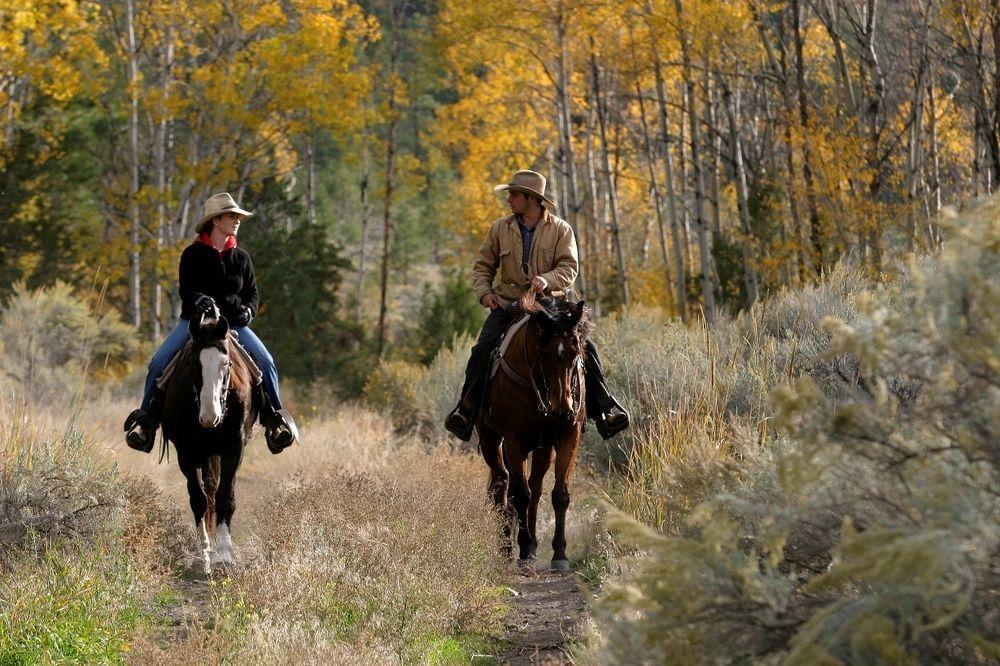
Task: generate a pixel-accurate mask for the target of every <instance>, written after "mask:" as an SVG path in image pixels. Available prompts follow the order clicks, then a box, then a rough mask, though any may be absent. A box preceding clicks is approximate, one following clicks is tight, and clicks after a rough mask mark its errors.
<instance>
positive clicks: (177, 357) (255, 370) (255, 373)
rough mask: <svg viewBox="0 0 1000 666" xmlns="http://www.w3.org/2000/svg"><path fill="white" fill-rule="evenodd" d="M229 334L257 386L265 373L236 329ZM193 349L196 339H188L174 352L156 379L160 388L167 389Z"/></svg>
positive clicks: (254, 384) (232, 346) (253, 383)
mask: <svg viewBox="0 0 1000 666" xmlns="http://www.w3.org/2000/svg"><path fill="white" fill-rule="evenodd" d="M227 335H228V336H229V342H230V347H231V348H232V349H234V350H236V354H237V355H239V357H240V358H241V359H243V362H244V363H245V364H246V366H247V370H248V371H249V373H250V386H251V387H255V386H257V385H259V384H260V383H261V382H263V381H264V373H262V372H261V371H260V368H259V367H257V364H256V363H254V360H253V357H252V356H250V354H249V353H248V352H247V350H246V349H244V348H243V345H241V344H240V338H239V336H238V335H237V334H236V331H234V330H232V329H230V330H229V333H227ZM193 349H194V341H193V340H188V341H187V342H186V343H184V346H183V347H181V350H180V351H179V352H177V353H176V354H174V357H173V358H172V359H170V363H168V364H167V367H166V368H164V369H163V374H161V375H160V378H159V379H157V380H156V387H157V388H158V389H160V390H161V391H166V390H167V384H169V383H170V378H171V376H172V375H173V374H174V372H175V371H176V370H177V368H178V366H180V365H181V363H183V362H184V360H185V359H186V358H187V357H188V356H189V355H190V354H191V352H192V350H193Z"/></svg>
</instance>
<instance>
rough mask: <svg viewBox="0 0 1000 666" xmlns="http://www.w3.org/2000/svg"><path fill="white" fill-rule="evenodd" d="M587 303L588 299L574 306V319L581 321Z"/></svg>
mask: <svg viewBox="0 0 1000 666" xmlns="http://www.w3.org/2000/svg"><path fill="white" fill-rule="evenodd" d="M586 303H587V301H584V300H581V301H580V302H579V303H577V304H576V307H575V308H573V320H574V321H580V319H581V318H582V317H583V306H584V305H586Z"/></svg>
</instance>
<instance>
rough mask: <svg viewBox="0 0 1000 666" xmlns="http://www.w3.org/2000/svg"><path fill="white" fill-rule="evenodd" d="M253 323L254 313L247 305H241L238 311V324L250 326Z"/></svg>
mask: <svg viewBox="0 0 1000 666" xmlns="http://www.w3.org/2000/svg"><path fill="white" fill-rule="evenodd" d="M251 321H253V311H252V310H251V309H250V308H248V307H247V306H245V305H241V306H240V307H239V309H237V310H236V324H237V325H238V326H249V325H250V322H251Z"/></svg>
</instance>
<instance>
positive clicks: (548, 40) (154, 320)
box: [0, 0, 1000, 394]
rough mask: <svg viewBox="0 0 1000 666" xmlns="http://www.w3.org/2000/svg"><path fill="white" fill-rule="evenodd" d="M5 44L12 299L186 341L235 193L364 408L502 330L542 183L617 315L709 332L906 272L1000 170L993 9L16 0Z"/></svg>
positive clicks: (0, 106) (2, 124) (2, 244)
mask: <svg viewBox="0 0 1000 666" xmlns="http://www.w3.org/2000/svg"><path fill="white" fill-rule="evenodd" d="M0 24H2V25H3V28H4V29H3V31H2V32H3V36H2V38H0V40H2V41H0V110H2V114H0V135H2V136H0V138H2V142H0V180H2V183H0V192H2V195H0V219H2V220H3V226H4V233H3V234H2V238H0V299H7V298H9V297H10V296H11V294H12V293H13V292H14V291H15V290H17V289H19V288H28V289H30V288H36V287H39V286H42V285H46V284H51V283H52V282H53V280H56V279H59V280H63V281H65V282H68V283H70V284H71V285H73V286H74V287H76V288H77V289H78V290H80V291H81V293H90V294H93V295H94V296H95V297H96V296H97V295H101V296H103V298H104V299H105V301H106V303H107V304H109V305H110V306H112V307H113V308H114V309H115V310H116V311H118V312H120V313H121V314H122V318H123V320H124V321H125V322H127V323H129V324H131V325H132V326H134V327H136V328H137V329H138V330H139V331H140V335H141V337H142V338H143V339H145V340H148V341H150V342H151V343H152V342H156V341H159V340H160V339H161V337H162V336H163V335H164V333H165V331H166V330H169V328H170V326H171V325H172V322H174V321H175V320H176V317H177V314H178V312H179V308H180V304H179V301H178V298H177V293H176V288H175V287H176V265H177V260H178V256H179V253H180V252H181V250H182V249H183V248H184V247H185V246H186V245H187V244H188V243H189V242H190V239H191V237H192V227H193V223H194V222H195V221H196V220H197V217H198V215H199V212H200V209H201V205H202V202H203V201H204V200H205V198H206V197H207V196H208V195H210V194H212V193H213V192H216V191H230V192H232V193H233V194H234V195H235V196H236V198H237V200H238V201H240V202H241V203H242V204H243V205H244V206H246V207H249V208H250V209H252V210H253V211H255V213H256V214H255V216H254V217H253V218H252V219H251V221H250V222H249V223H248V224H247V226H245V227H244V230H243V234H242V236H241V238H240V241H241V243H243V244H244V245H245V246H246V247H247V248H248V249H249V250H250V251H251V253H252V255H253V257H254V259H255V261H256V266H257V271H258V273H259V281H260V284H261V289H262V304H263V305H262V308H261V312H260V316H259V319H258V327H259V328H260V330H261V334H262V336H263V338H264V339H265V340H266V341H267V342H268V343H269V344H270V345H271V346H272V347H273V350H274V352H275V355H276V356H277V358H279V359H280V362H281V369H282V371H283V373H284V374H285V375H286V376H288V377H291V378H296V379H302V380H306V381H315V380H319V379H323V380H328V381H332V382H334V383H335V384H337V385H338V386H340V387H341V388H342V390H343V392H344V393H346V394H356V393H357V392H358V390H359V389H360V387H361V386H362V385H363V381H364V372H365V369H366V368H370V367H371V362H372V360H373V359H374V358H386V357H388V358H404V359H407V360H420V361H424V362H426V361H428V360H430V359H431V358H432V357H433V355H434V354H435V352H436V351H437V350H438V349H439V347H440V346H441V345H442V344H445V343H447V342H448V341H449V340H450V339H451V337H452V335H453V334H454V333H458V332H461V331H470V332H474V331H475V330H476V328H477V325H478V322H479V321H480V320H481V317H482V314H481V312H480V311H479V310H478V308H477V306H476V305H475V303H474V301H473V300H472V299H471V296H470V290H469V288H468V286H467V272H468V266H469V264H470V261H471V257H472V252H473V251H474V250H475V248H476V247H477V246H478V243H479V242H480V240H481V238H482V237H483V235H484V232H485V230H486V228H487V227H488V225H489V223H490V222H491V221H492V220H494V219H496V218H497V217H499V216H500V215H502V214H504V211H505V206H504V205H503V203H502V201H500V200H498V199H497V198H495V197H494V196H493V195H492V194H491V193H490V190H491V186H492V185H493V184H495V183H500V182H505V181H506V180H507V179H508V178H509V176H510V174H511V173H512V172H513V171H514V170H515V169H517V168H534V169H537V170H539V171H541V172H542V173H543V174H545V175H546V176H548V178H549V183H550V188H551V189H552V190H553V192H554V194H555V196H556V197H557V198H558V201H559V208H558V210H557V211H556V212H557V213H558V214H559V215H560V216H562V217H564V218H565V219H567V220H568V221H569V222H570V224H571V225H572V226H573V229H574V230H575V232H576V235H577V239H578V243H579V246H580V256H581V272H580V278H579V280H578V291H579V292H580V293H581V294H582V295H583V296H584V297H585V298H587V300H588V301H589V302H590V304H591V306H592V308H593V309H594V311H595V312H596V313H597V314H598V315H599V316H600V315H601V314H605V313H609V312H616V311H619V310H620V309H621V308H622V307H624V306H627V305H629V304H646V305H652V306H656V307H658V308H662V309H663V310H664V311H666V312H667V313H668V314H669V315H671V316H676V317H680V318H681V319H682V320H684V321H689V320H692V319H695V318H698V317H701V316H704V317H705V318H706V319H707V320H708V321H709V322H712V321H714V320H715V319H716V317H717V316H718V314H719V313H735V312H737V311H740V310H745V309H746V308H747V307H748V306H749V305H750V304H752V303H753V302H755V301H756V300H758V299H760V298H761V297H762V296H763V295H766V294H768V293H772V292H774V291H776V290H777V289H779V288H781V287H783V286H789V285H791V286H794V285H802V284H809V283H813V282H815V281H816V280H817V279H818V278H819V276H821V275H822V274H823V272H824V271H828V270H829V269H830V268H831V267H832V266H833V265H834V264H836V262H837V261H838V260H839V259H840V258H842V257H844V256H848V255H849V256H852V257H854V258H855V259H856V261H858V262H859V264H860V265H863V266H864V267H865V269H866V270H867V271H868V272H869V273H870V274H871V275H872V276H879V275H886V274H891V273H892V272H893V270H894V268H893V266H894V263H893V262H894V260H895V259H898V258H899V257H900V256H905V255H906V254H907V253H912V252H914V251H920V250H925V249H934V248H936V247H937V246H938V244H939V243H940V231H939V229H938V226H937V223H936V222H935V220H936V219H938V217H939V215H940V212H941V210H942V207H943V206H944V205H945V204H954V205H962V203H963V202H966V201H969V200H971V199H974V198H975V197H977V196H981V195H985V194H987V193H989V192H991V191H992V189H993V188H994V187H995V186H996V184H997V182H998V180H1000V18H998V13H997V10H996V7H995V6H993V5H992V4H991V3H989V2H985V1H984V0H978V1H977V0H947V1H934V0H920V1H913V2H892V3H884V2H883V3H880V2H877V0H865V1H847V0H844V1H841V0H824V1H822V2H819V1H815V0H792V1H787V2H762V1H758V0H749V1H745V2H714V1H708V0H706V1H701V0H699V1H698V2H680V1H679V0H677V1H666V2H654V1H653V0H642V1H639V2H614V3H606V2H589V1H575V0H549V1H547V2H529V3H523V2H518V3H505V2H495V3H489V4H488V5H486V4H476V3H466V2H449V1H443V2H429V1H420V0H396V1H393V2H363V3H353V2H347V1H344V0H336V1H335V0H296V1H292V2H268V1H263V0H261V1H253V2H234V3H214V4H209V5H204V4H202V3H195V4H188V3H185V2H173V1H172V2H134V1H133V0H128V1H125V2H91V1H76V0H73V1H69V2H66V1H62V0H59V1H55V0H52V1H49V0H30V1H29V0H14V1H13V2H8V3H5V7H4V8H3V9H2V10H0ZM441 269H443V270H441Z"/></svg>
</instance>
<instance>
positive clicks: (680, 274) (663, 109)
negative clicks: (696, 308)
mask: <svg viewBox="0 0 1000 666" xmlns="http://www.w3.org/2000/svg"><path fill="white" fill-rule="evenodd" d="M653 71H654V73H655V74H656V98H657V102H659V105H660V114H659V115H660V133H661V134H662V135H663V171H664V180H665V182H666V186H667V206H668V208H667V212H668V214H669V216H670V236H671V240H672V241H673V246H674V272H675V282H674V288H675V289H676V293H677V311H678V313H679V314H680V317H681V321H682V322H684V323H687V293H686V292H687V290H686V288H685V280H684V274H685V271H684V253H683V252H682V251H681V238H680V222H679V220H678V219H677V194H676V193H675V192H674V167H673V155H672V154H671V152H670V141H669V137H670V131H669V122H668V118H667V99H666V92H665V91H664V87H663V72H662V71H661V69H660V56H659V54H658V53H656V51H655V49H654V51H653ZM681 124H682V125H683V122H682V123H681Z"/></svg>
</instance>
